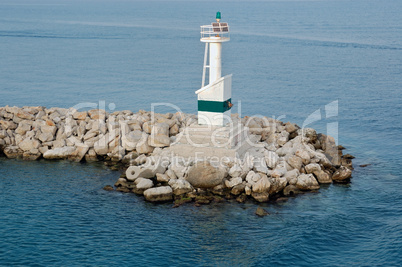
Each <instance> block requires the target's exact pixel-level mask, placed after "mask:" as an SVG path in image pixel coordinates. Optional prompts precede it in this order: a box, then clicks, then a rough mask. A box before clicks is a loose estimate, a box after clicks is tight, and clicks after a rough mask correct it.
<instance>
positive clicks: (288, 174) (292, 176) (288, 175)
mask: <svg viewBox="0 0 402 267" xmlns="http://www.w3.org/2000/svg"><path fill="white" fill-rule="evenodd" d="M299 175H300V171H299V170H297V169H293V170H290V171H288V172H286V173H285V176H284V178H286V180H287V181H288V183H289V182H290V180H292V179H297V177H298V176H299Z"/></svg>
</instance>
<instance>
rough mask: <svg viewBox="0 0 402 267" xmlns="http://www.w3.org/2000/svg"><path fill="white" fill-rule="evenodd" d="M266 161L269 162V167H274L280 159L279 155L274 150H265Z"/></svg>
mask: <svg viewBox="0 0 402 267" xmlns="http://www.w3.org/2000/svg"><path fill="white" fill-rule="evenodd" d="M264 158H265V162H266V163H267V166H268V168H270V169H274V168H275V167H276V165H277V164H278V161H279V156H278V154H276V153H275V152H273V151H267V150H266V151H264Z"/></svg>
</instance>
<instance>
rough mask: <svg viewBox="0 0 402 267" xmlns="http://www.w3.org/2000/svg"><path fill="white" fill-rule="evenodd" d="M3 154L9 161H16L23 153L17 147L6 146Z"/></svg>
mask: <svg viewBox="0 0 402 267" xmlns="http://www.w3.org/2000/svg"><path fill="white" fill-rule="evenodd" d="M3 153H4V155H6V157H7V158H9V159H16V158H20V157H22V155H23V153H24V152H23V151H22V150H21V149H19V147H18V146H8V147H6V148H4V150H3Z"/></svg>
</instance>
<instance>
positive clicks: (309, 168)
mask: <svg viewBox="0 0 402 267" xmlns="http://www.w3.org/2000/svg"><path fill="white" fill-rule="evenodd" d="M304 169H305V170H306V173H315V172H318V171H320V170H321V167H320V165H318V164H317V163H310V164H308V165H306V166H305V167H304Z"/></svg>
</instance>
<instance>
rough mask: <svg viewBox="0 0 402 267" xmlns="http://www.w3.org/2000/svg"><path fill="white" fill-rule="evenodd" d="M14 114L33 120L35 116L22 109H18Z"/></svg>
mask: <svg viewBox="0 0 402 267" xmlns="http://www.w3.org/2000/svg"><path fill="white" fill-rule="evenodd" d="M15 115H17V117H18V118H21V119H24V120H33V119H34V118H35V116H34V115H32V114H31V113H29V112H26V111H24V110H22V109H20V110H19V111H18V112H17V113H16V114H15Z"/></svg>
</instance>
